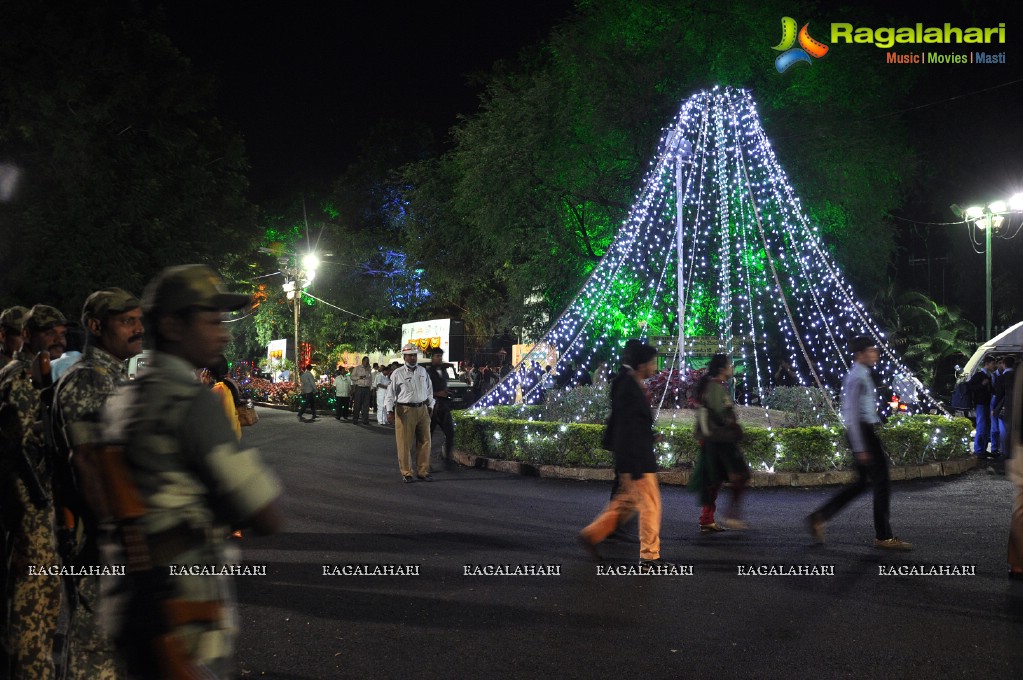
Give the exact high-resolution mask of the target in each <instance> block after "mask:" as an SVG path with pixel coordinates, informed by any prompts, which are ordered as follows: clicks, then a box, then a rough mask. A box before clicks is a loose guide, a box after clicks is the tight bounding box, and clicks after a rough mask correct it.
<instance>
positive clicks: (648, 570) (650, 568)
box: [639, 557, 675, 574]
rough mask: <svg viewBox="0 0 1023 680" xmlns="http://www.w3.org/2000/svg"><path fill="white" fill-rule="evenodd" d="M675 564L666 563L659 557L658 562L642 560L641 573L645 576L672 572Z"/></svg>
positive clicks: (640, 564) (640, 562)
mask: <svg viewBox="0 0 1023 680" xmlns="http://www.w3.org/2000/svg"><path fill="white" fill-rule="evenodd" d="M674 566H675V565H674V563H672V562H666V561H665V560H662V559H661V558H660V557H658V558H657V559H656V560H640V561H639V571H640V573H643V574H656V573H658V572H659V571H662V570H665V571H666V570H670V569H671V568H672V567H674Z"/></svg>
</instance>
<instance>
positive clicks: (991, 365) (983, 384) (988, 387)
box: [969, 355, 995, 458]
mask: <svg viewBox="0 0 1023 680" xmlns="http://www.w3.org/2000/svg"><path fill="white" fill-rule="evenodd" d="M994 375H995V358H994V357H993V356H991V355H988V356H986V357H984V364H983V367H982V368H981V369H980V370H979V371H977V372H976V373H974V374H973V377H972V378H970V382H969V385H970V394H971V395H973V404H974V413H975V414H976V416H977V427H976V434H975V435H974V436H973V455H975V456H977V457H978V458H987V457H988V455H989V454H988V451H987V445H988V441H989V440H990V439H991V397H992V395H993V393H994V392H993V385H994Z"/></svg>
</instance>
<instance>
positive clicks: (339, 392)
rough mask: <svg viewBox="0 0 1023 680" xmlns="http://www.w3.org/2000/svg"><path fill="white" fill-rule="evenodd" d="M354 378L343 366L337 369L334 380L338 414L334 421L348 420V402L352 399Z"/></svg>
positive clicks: (335, 415)
mask: <svg viewBox="0 0 1023 680" xmlns="http://www.w3.org/2000/svg"><path fill="white" fill-rule="evenodd" d="M351 392H352V377H351V376H350V375H348V369H347V368H345V367H344V366H341V367H339V368H338V369H337V377H336V378H334V393H335V398H336V399H337V413H335V414H334V420H341V419H342V418H344V419H345V420H348V400H349V399H350V398H351Z"/></svg>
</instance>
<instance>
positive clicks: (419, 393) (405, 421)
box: [384, 342, 434, 483]
mask: <svg viewBox="0 0 1023 680" xmlns="http://www.w3.org/2000/svg"><path fill="white" fill-rule="evenodd" d="M418 356H419V350H418V349H417V348H416V346H415V345H414V344H412V343H411V342H410V343H408V344H407V345H405V346H404V347H402V348H401V358H402V359H404V361H405V365H404V366H401V367H399V368H396V369H394V372H393V373H391V384H390V385H388V386H387V398H386V399H385V400H384V408H386V409H387V422H388V423H395V427H394V438H395V439H396V440H397V442H398V469H399V470H400V471H401V481H403V482H405V483H408V482H411V481H412V461H411V456H410V453H409V452H410V449H411V448H412V446H413V445H414V446H415V447H416V476H417V477H419V479H421V480H423V481H424V482H431V481H433V478H432V477H430V416H431V415H432V414H433V405H434V397H433V383H431V382H430V376H429V374H428V373H427V372H426V369H424V368H423V367H422V366H419V365H418Z"/></svg>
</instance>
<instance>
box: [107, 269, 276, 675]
mask: <svg viewBox="0 0 1023 680" xmlns="http://www.w3.org/2000/svg"><path fill="white" fill-rule="evenodd" d="M250 302H251V299H250V297H249V296H244V294H239V293H231V292H227V291H225V290H224V289H223V288H222V283H221V281H220V278H219V277H218V276H217V275H216V274H215V273H214V272H213V271H212V270H211V269H209V268H208V267H205V266H201V265H185V266H182V267H172V268H169V269H166V270H164V272H162V273H161V274H160V276H158V277H157V279H154V280H153V281H151V282H150V283H149V285H148V286H146V290H145V292H144V293H143V296H142V311H143V314H144V315H145V317H144V318H145V319H146V323H147V325H148V327H149V329H150V331H152V330H153V329H154V330H155V331H157V334H155V336H154V337H153V342H154V344H155V346H157V351H155V352H153V357H152V361H151V363H149V364H148V365H147V366H146V369H145V371H143V372H141V373H139V376H138V377H137V378H136V379H135V380H134V381H133V382H131V383H129V384H127V386H124V387H123V388H121V389H119V390H118V391H117V392H116V393H115V395H114V396H113V397H110V399H109V400H108V401H107V402H106V406H105V408H104V410H103V438H104V443H106V444H107V445H108V446H109V447H110V449H109V450H110V451H116V450H120V451H121V452H122V455H123V459H124V465H125V467H126V468H127V474H128V477H129V478H130V483H131V486H132V487H134V489H135V490H136V491H137V493H138V496H139V497H140V500H141V504H142V505H143V507H142V508H140V512H141V516H140V517H138V519H136V520H135V524H127V523H126V524H125V527H124V530H125V531H126V532H127V530H129V529H131V530H137V529H139V528H140V529H141V530H142V532H143V533H144V544H145V546H146V548H147V549H146V550H145V551H144V552H145V553H146V554H145V555H141V554H140V551H139V550H132V545H133V543H132V542H131V541H129V540H126V541H125V542H124V546H125V548H126V552H127V554H128V557H129V564H132V563H134V564H135V565H136V568H135V569H134V570H133V571H131V572H130V573H129V574H130V575H129V577H128V579H127V580H126V585H127V587H126V588H125V589H124V592H123V594H124V596H125V599H126V600H127V601H126V603H125V606H124V608H123V617H124V618H123V620H122V621H121V622H120V625H116V626H115V627H116V628H117V630H118V632H117V637H116V641H117V643H118V644H119V646H121V648H122V649H123V650H124V651H125V653H126V654H127V655H128V663H129V673H135V672H136V671H137V672H138V673H139V674H144V675H147V676H150V675H157V673H158V672H159V671H160V670H166V668H168V666H169V664H170V663H173V660H177V661H178V662H180V663H183V664H192V665H195V664H201V665H203V666H205V667H206V668H207V669H209V671H211V672H213V673H215V674H216V675H217V676H219V677H225V678H226V677H235V676H236V674H237V668H236V665H235V661H234V646H235V640H236V638H237V630H238V628H237V617H236V614H235V608H234V593H233V588H232V581H231V579H230V578H229V577H225V576H219V575H205V574H204V575H191V574H188V575H180V574H172V569H171V568H174V570H173V571H178V570H180V569H181V568H185V569H191V568H196V566H197V568H202V565H213V566H214V568H216V566H217V565H222V564H231V563H236V562H237V561H238V555H237V548H236V547H234V546H232V545H228V543H227V541H226V537H227V535H228V532H229V531H230V527H231V526H232V525H236V526H242V525H244V524H247V522H250V520H251V522H253V523H254V524H255V525H256V526H257V527H262V528H263V529H264V530H267V531H272V529H273V528H275V527H276V524H277V514H276V503H275V499H276V498H277V496H278V495H279V493H280V491H279V486H278V484H277V481H276V478H275V477H274V475H273V474H272V473H271V472H270V471H269V470H268V469H267V468H266V466H265V465H264V464H263V462H262V460H261V459H260V456H259V452H258V451H256V450H255V449H240V448H239V445H238V441H237V439H236V438H235V437H234V433H233V432H232V430H231V425H230V423H229V422H228V420H227V417H226V416H225V415H224V411H223V409H222V408H221V406H220V404H219V403H218V402H217V398H216V397H215V396H214V395H213V393H211V392H210V390H208V389H207V388H206V387H205V386H203V384H202V383H201V382H198V380H196V378H195V369H196V367H197V366H196V365H194V364H193V363H192V362H191V361H189V360H186V359H185V358H184V357H185V356H186V355H188V354H189V353H191V354H190V356H198V355H199V354H203V355H206V357H207V359H208V360H212V359H213V356H214V355H215V354H216V353H217V352H219V351H222V349H223V347H222V345H221V346H220V350H217V349H216V347H217V346H218V345H220V344H221V343H224V344H226V342H227V339H226V333H224V334H223V336H222V335H220V334H219V333H218V331H217V330H215V329H214V328H213V327H212V326H211V324H210V323H209V322H208V320H209V318H210V317H209V314H210V313H211V312H213V311H216V310H220V311H231V310H236V309H239V308H241V307H243V306H244V305H247V304H249V303H250ZM193 315H197V316H193ZM194 318H202V319H203V321H204V323H205V324H206V325H204V326H202V327H199V328H197V329H196V330H195V334H194V335H190V334H188V333H187V332H185V333H184V334H181V335H179V336H178V338H177V339H175V341H173V342H172V341H171V338H170V337H167V336H162V335H161V334H160V333H161V332H162V330H161V329H162V327H163V325H164V322H165V321H166V322H167V324H166V325H167V326H168V328H171V329H175V328H176V329H178V331H179V332H180V331H181V329H184V330H187V324H188V323H190V321H187V320H186V319H194ZM162 347H163V348H164V349H167V350H169V351H168V352H164V351H162ZM178 352H181V353H183V354H178ZM126 537H129V534H127V533H126ZM146 562H147V563H148V564H150V565H151V568H149V569H145V566H146ZM152 650H155V651H157V652H162V653H163V658H162V659H157V658H155V655H154V652H153V651H152Z"/></svg>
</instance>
